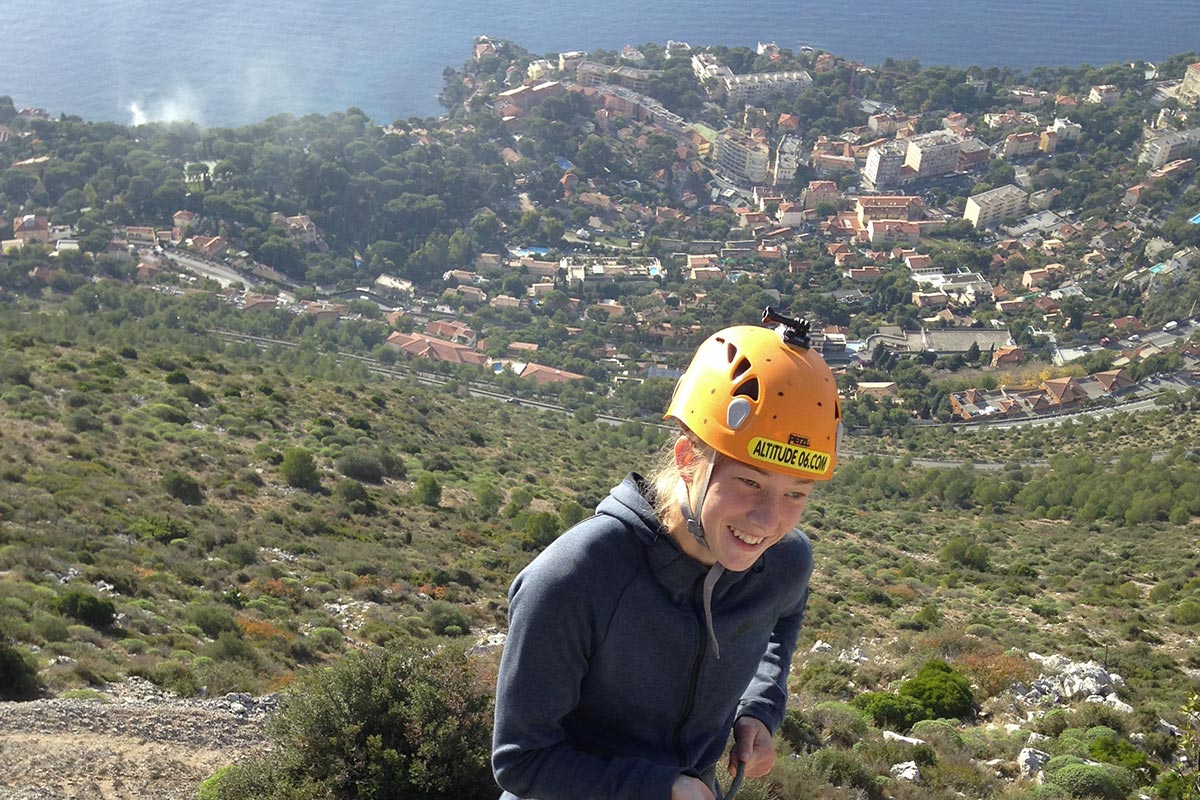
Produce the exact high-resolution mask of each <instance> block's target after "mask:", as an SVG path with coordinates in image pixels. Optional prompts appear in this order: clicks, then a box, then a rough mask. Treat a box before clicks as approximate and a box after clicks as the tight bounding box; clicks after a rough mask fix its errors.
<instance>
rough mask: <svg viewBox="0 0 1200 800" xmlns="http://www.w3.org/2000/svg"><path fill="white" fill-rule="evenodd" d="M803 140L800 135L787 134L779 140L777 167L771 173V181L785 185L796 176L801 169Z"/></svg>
mask: <svg viewBox="0 0 1200 800" xmlns="http://www.w3.org/2000/svg"><path fill="white" fill-rule="evenodd" d="M802 145H803V142H801V140H800V137H799V136H793V135H792V134H790V133H789V134H785V135H784V136H783V137H782V138H780V140H779V147H778V148H777V149H776V152H775V168H774V170H773V171H772V173H771V181H772V183H774V185H776V186H783V185H785V184H789V183H791V182H792V181H793V180H794V179H795V177H796V171H797V170H798V169H800V163H801V161H802V160H803V154H802V152H801V149H800V148H801V147H802Z"/></svg>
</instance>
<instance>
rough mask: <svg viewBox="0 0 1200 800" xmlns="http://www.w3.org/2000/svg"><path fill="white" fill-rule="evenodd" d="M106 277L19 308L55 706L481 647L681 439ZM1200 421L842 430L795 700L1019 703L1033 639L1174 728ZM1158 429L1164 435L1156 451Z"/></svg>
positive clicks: (4, 380)
mask: <svg viewBox="0 0 1200 800" xmlns="http://www.w3.org/2000/svg"><path fill="white" fill-rule="evenodd" d="M93 291H94V292H95V293H96V297H98V298H101V299H102V302H100V303H99V305H98V306H97V307H96V310H95V311H94V312H92V313H83V314H80V313H72V308H73V307H72V305H71V302H72V301H78V300H79V299H80V297H79V296H78V293H77V294H76V296H74V297H72V298H67V297H61V296H60V297H55V296H53V295H46V296H45V297H44V298H43V299H42V301H41V302H40V304H39V306H38V307H33V306H29V305H27V304H25V305H19V306H17V307H12V306H10V307H7V308H4V309H3V310H0V337H2V338H3V341H4V355H3V357H2V358H0V415H2V417H3V420H2V422H0V430H2V431H3V435H2V438H0V519H2V525H0V628H2V629H3V631H4V633H5V636H6V638H7V639H8V640H9V642H10V644H11V645H12V646H13V647H15V652H18V653H21V654H24V657H25V658H28V659H29V660H30V661H31V663H32V665H33V667H34V668H35V669H36V675H37V679H38V680H39V681H40V682H41V683H42V684H43V685H44V687H45V691H46V692H48V693H50V694H61V693H64V692H69V691H72V690H80V689H87V688H89V687H104V686H106V685H108V684H110V683H111V682H114V681H120V680H121V679H122V678H124V677H128V676H138V677H142V678H145V679H148V680H149V681H151V682H153V683H154V684H156V685H157V686H159V687H161V689H163V690H169V691H171V692H175V693H178V694H180V695H182V696H184V697H190V696H193V695H195V693H196V692H197V691H203V692H205V693H206V694H207V695H208V696H213V697H219V696H221V695H223V694H225V693H227V692H235V691H236V692H252V693H255V694H262V693H265V692H270V691H274V690H277V689H279V688H281V687H285V686H287V685H288V684H289V683H290V682H291V681H292V680H293V678H294V676H295V675H296V674H297V672H298V671H302V670H304V669H305V668H307V667H310V666H313V665H318V664H326V663H336V662H337V661H338V660H339V658H340V654H342V653H344V652H346V651H347V650H348V649H355V650H358V649H361V648H363V647H366V646H369V645H371V644H383V643H389V642H391V643H402V642H406V641H407V642H419V641H422V640H424V641H444V642H447V643H451V644H453V646H454V647H455V648H461V649H466V648H468V647H471V646H473V645H475V644H477V643H479V642H483V641H484V639H485V638H486V636H487V635H488V634H489V633H492V632H497V631H501V630H502V629H503V626H504V611H505V600H504V593H505V590H506V588H507V585H508V582H509V581H510V580H511V578H512V576H513V575H515V573H516V571H517V570H519V568H520V567H521V566H522V565H523V564H524V563H526V562H527V561H528V559H530V558H531V557H532V556H533V554H534V553H535V552H536V551H537V549H539V548H540V547H541V546H543V545H544V544H545V543H547V542H548V541H550V540H551V539H552V538H553V537H554V536H556V535H557V534H558V533H559V532H560V531H561V530H562V529H563V528H564V527H565V526H567V525H568V524H570V523H571V522H572V521H574V520H576V519H579V518H581V516H582V515H584V514H585V513H587V512H586V510H585V509H589V508H590V507H591V506H592V505H593V504H594V503H595V502H596V501H597V499H598V498H599V497H600V496H601V494H602V493H603V492H604V491H605V490H606V489H607V487H608V486H609V485H611V484H612V483H613V482H615V481H616V480H619V478H620V477H621V475H623V473H624V472H625V471H626V470H627V469H629V468H630V467H637V468H646V467H648V466H649V465H650V463H651V462H652V460H653V458H654V453H655V451H656V449H657V448H658V445H659V443H660V440H661V437H662V432H661V430H660V429H659V428H657V427H656V426H654V425H650V424H646V423H643V422H627V423H625V424H623V425H618V426H613V425H608V424H603V423H597V422H587V421H583V420H580V419H575V418H574V417H571V416H566V415H563V414H559V413H555V412H550V411H538V410H535V409H533V408H530V407H527V406H524V405H519V404H518V405H513V404H503V403H499V402H496V401H494V400H490V399H484V398H474V397H470V396H468V395H467V394H466V392H465V388H464V387H463V386H462V385H461V384H459V383H457V382H456V381H453V380H451V381H450V382H449V383H447V384H443V385H440V386H426V385H421V384H418V383H415V382H413V381H411V380H402V379H396V378H389V377H384V376H380V375H378V374H375V373H372V372H370V371H369V370H368V369H367V368H366V366H365V364H364V362H361V361H356V360H352V359H343V360H339V359H337V358H336V357H335V356H334V355H332V354H330V353H329V352H326V351H325V350H323V349H322V348H321V347H318V346H315V345H306V344H305V341H304V340H303V339H302V340H299V341H298V344H300V345H301V346H300V347H297V348H275V349H270V350H260V349H258V348H255V347H251V346H247V345H241V344H230V343H228V342H226V341H224V340H223V339H220V338H218V337H215V336H211V335H208V334H206V333H205V331H206V330H207V329H209V328H210V327H213V326H214V322H215V321H218V320H223V321H224V322H229V319H230V318H229V317H227V316H223V315H226V314H227V312H225V311H224V310H222V308H221V305H220V304H219V303H218V301H216V299H215V298H213V297H211V296H206V295H203V294H197V295H194V296H190V297H183V298H174V297H171V296H168V295H165V294H161V293H155V292H151V291H147V290H144V289H130V288H122V287H119V286H116V285H105V284H100V285H97V287H96V288H95V289H94V290H93ZM1156 415H1160V416H1156ZM1196 415H1197V409H1196V408H1195V407H1194V406H1189V405H1188V404H1187V403H1177V404H1176V405H1175V406H1169V407H1164V408H1163V409H1162V410H1160V411H1153V412H1146V413H1145V414H1142V415H1137V416H1130V417H1123V416H1118V417H1111V418H1103V419H1100V420H1096V421H1094V422H1079V423H1070V424H1069V425H1067V426H1064V427H1061V428H1038V429H1029V430H1024V431H1020V432H1016V433H1013V434H1011V436H1012V438H1011V440H1009V439H1005V440H1004V441H1005V442H1007V444H1006V445H1005V449H1001V448H1000V442H998V441H996V440H994V439H987V438H984V439H979V438H971V439H964V440H963V441H964V445H963V450H962V454H963V455H964V456H969V457H970V458H971V459H974V460H979V461H992V462H1000V463H1002V464H1003V465H1004V466H1003V467H1002V468H1001V469H988V470H983V469H979V470H976V469H974V468H973V467H972V466H971V465H970V463H969V462H964V463H961V464H957V465H953V466H946V467H941V468H924V467H919V466H916V465H915V464H914V463H913V460H914V459H937V460H939V461H942V462H945V460H946V459H948V458H949V459H954V458H955V456H956V447H957V444H956V442H957V439H956V438H954V437H955V434H954V433H953V431H951V430H940V431H935V430H928V431H923V432H921V433H920V435H917V436H913V437H910V438H907V439H904V440H900V441H883V440H878V439H875V438H873V437H869V438H863V437H852V438H851V439H850V440H849V442H848V449H850V450H852V451H854V452H855V457H854V458H852V459H849V460H847V461H846V463H845V464H844V465H843V467H842V468H841V469H840V471H839V474H838V476H837V478H835V480H834V481H833V482H832V483H831V484H830V485H829V486H827V487H821V489H820V491H819V492H818V493H817V495H816V496H815V497H814V500H813V501H812V503H811V504H810V508H809V511H808V512H807V513H806V520H805V525H806V527H807V530H808V531H809V533H810V535H811V537H812V539H813V542H814V546H815V550H816V557H817V569H816V574H815V575H814V578H813V598H812V600H811V602H810V606H809V613H808V619H807V624H806V626H805V629H804V631H803V633H802V636H801V645H800V646H801V652H804V651H807V650H809V649H810V648H812V647H813V645H814V644H815V643H816V642H817V641H818V640H821V641H823V642H825V643H828V644H829V645H830V646H831V648H832V649H831V651H830V654H829V655H822V654H820V653H813V654H810V655H809V656H807V657H806V658H805V659H804V661H803V662H802V663H799V664H797V665H796V669H795V671H794V675H795V677H794V687H793V688H794V689H795V692H796V696H797V698H798V702H799V703H800V705H799V706H798V709H800V710H801V711H803V712H804V713H808V712H809V711H811V710H812V709H814V708H816V707H818V706H820V705H821V704H823V703H827V702H829V701H834V700H837V701H843V700H850V699H851V698H853V697H854V696H856V695H858V694H859V693H861V692H862V691H863V690H866V689H886V688H888V687H889V686H895V685H897V682H898V681H900V680H902V679H904V678H906V677H909V676H911V675H912V674H913V672H914V671H915V669H916V668H917V667H918V666H919V665H920V664H921V663H923V662H924V661H925V660H927V659H928V658H930V657H938V658H943V659H946V660H947V661H949V662H950V663H951V664H953V665H954V666H955V668H956V669H958V670H961V671H962V672H963V673H964V674H965V675H967V676H969V677H970V679H971V681H972V684H973V686H974V692H975V695H976V698H977V700H978V702H980V703H981V704H982V709H983V710H984V712H985V714H987V715H989V716H990V717H991V718H992V719H994V720H1005V719H1008V720H1012V721H1017V722H1020V721H1022V718H1020V717H1014V716H1013V714H1014V712H1015V711H1016V709H1017V708H1018V706H1019V704H1014V702H1015V701H1014V700H1013V699H1012V697H1011V696H1010V695H1008V694H1007V690H1008V688H1009V686H1010V684H1011V683H1012V682H1013V681H1016V680H1023V681H1026V682H1028V681H1029V680H1031V679H1032V678H1034V677H1036V676H1037V674H1038V672H1039V666H1038V665H1037V664H1036V663H1034V662H1032V661H1030V660H1029V659H1028V658H1026V657H1025V656H1024V654H1025V653H1028V652H1030V651H1036V652H1039V653H1042V654H1060V655H1064V656H1067V657H1069V658H1071V659H1072V660H1075V661H1096V662H1100V663H1102V664H1104V665H1105V667H1106V668H1107V669H1109V670H1112V671H1113V672H1115V673H1118V674H1120V675H1121V676H1122V677H1123V678H1124V680H1125V687H1124V688H1123V689H1122V691H1121V696H1122V698H1123V699H1124V700H1125V701H1126V702H1128V703H1130V704H1131V705H1133V706H1134V707H1135V708H1136V709H1137V711H1136V713H1134V714H1131V715H1130V716H1129V717H1128V719H1127V720H1126V722H1125V725H1126V732H1127V733H1134V732H1137V731H1138V730H1142V729H1143V726H1150V727H1152V726H1153V724H1154V722H1155V721H1156V720H1157V719H1159V718H1166V719H1175V720H1179V716H1178V709H1179V707H1180V705H1181V704H1182V703H1183V701H1184V699H1185V698H1186V694H1187V691H1188V689H1189V687H1195V686H1196V685H1197V681H1198V677H1200V646H1198V643H1197V640H1196V633H1195V631H1196V623H1197V622H1200V561H1198V560H1197V557H1196V553H1197V552H1200V547H1198V546H1197V545H1198V542H1197V533H1196V526H1195V525H1194V520H1195V518H1196V516H1197V515H1200V508H1197V507H1196V504H1197V503H1200V499H1198V498H1200V467H1198V464H1197V461H1198V459H1197V456H1196V451H1195V446H1194V442H1193V440H1192V439H1191V438H1189V437H1190V436H1191V435H1193V434H1190V433H1188V432H1189V431H1194V430H1195V422H1196ZM1167 426H1178V430H1179V435H1178V437H1176V438H1177V445H1176V446H1175V447H1174V448H1172V449H1169V450H1162V449H1160V448H1159V447H1147V448H1141V447H1137V446H1136V445H1137V443H1138V442H1139V441H1140V442H1147V443H1154V444H1161V440H1160V439H1158V438H1154V437H1153V436H1152V435H1151V434H1150V431H1151V430H1153V429H1155V428H1156V427H1157V428H1162V429H1168V428H1167ZM1139 431H1144V433H1139ZM959 436H961V434H959ZM995 436H998V437H1001V436H1003V435H1002V434H995ZM989 442H991V443H992V444H994V445H995V447H994V449H993V450H992V452H989V448H990V447H992V445H989V444H987V443H989ZM1098 444H1100V445H1103V446H1102V447H1101V448H1097V445H1098ZM1034 447H1036V448H1037V449H1036V452H1035V451H1034V449H1033V448H1034ZM926 448H928V449H926ZM872 452H878V453H881V454H882V455H873V454H872ZM900 452H903V455H899V453H900ZM1100 453H1103V457H1097V456H1098V455H1099V454H1100ZM889 454H890V455H889ZM1022 456H1029V457H1030V458H1029V462H1028V463H1023V459H1022ZM1039 463H1040V464H1042V465H1041V466H1039V465H1038V464H1039ZM855 648H860V649H861V651H862V654H863V656H862V660H861V661H852V662H845V661H840V660H838V659H837V658H835V656H836V654H837V653H839V652H841V651H847V652H853V651H854V649H855ZM484 658H485V661H486V659H487V658H489V657H488V656H485V657H484ZM817 718H819V715H818V717H817ZM1148 729H1149V728H1147V730H1148ZM1006 746H1007V745H1006Z"/></svg>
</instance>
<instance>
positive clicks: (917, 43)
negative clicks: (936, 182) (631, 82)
mask: <svg viewBox="0 0 1200 800" xmlns="http://www.w3.org/2000/svg"><path fill="white" fill-rule="evenodd" d="M3 5H6V6H8V8H7V12H8V13H7V15H6V17H7V19H6V22H5V24H4V26H3V31H2V32H0V94H7V95H10V96H11V97H13V99H14V100H15V101H16V102H17V104H18V105H19V106H25V105H31V106H40V107H43V108H46V109H48V110H50V111H51V112H52V113H54V114H59V113H67V114H77V115H79V116H82V117H84V118H86V119H93V120H109V121H118V122H140V121H144V120H155V119H177V118H189V119H193V120H196V121H198V122H200V123H201V124H203V125H221V126H232V125H242V124H248V123H252V122H255V121H258V120H261V119H263V118H265V117H268V116H271V115H273V114H276V113H290V114H295V115H302V114H306V113H312V112H317V113H328V112H331V111H344V110H345V109H347V108H349V107H352V106H354V107H358V108H361V109H362V110H364V111H365V112H366V113H367V114H368V115H369V116H371V118H372V119H374V120H376V121H378V122H389V121H392V120H395V119H406V118H408V117H412V116H429V115H436V114H438V113H440V112H441V110H442V109H441V107H440V106H439V105H438V102H437V93H438V91H439V90H440V88H441V85H442V70H443V69H444V68H445V67H447V66H452V67H455V68H458V67H461V65H462V64H463V62H464V61H465V60H466V59H467V57H468V56H469V55H470V52H471V46H472V41H473V39H474V37H475V36H477V35H479V34H488V35H491V36H496V37H500V38H505V39H510V40H512V41H514V42H516V43H518V44H520V45H522V46H524V47H526V48H528V49H529V50H530V51H532V52H534V53H537V54H544V53H550V52H560V51H567V50H592V49H596V48H604V49H610V50H619V49H620V48H621V47H623V46H624V45H626V44H634V45H637V44H642V43H645V42H659V43H665V42H666V41H667V40H668V39H674V40H677V41H687V42H690V43H691V44H693V45H705V44H726V45H731V46H733V45H745V46H751V47H753V46H754V45H755V44H756V43H757V42H759V41H764V42H766V41H773V42H776V43H777V44H779V45H780V46H781V47H788V48H793V49H795V48H797V47H799V46H801V45H809V46H812V47H816V48H819V49H822V50H828V51H831V52H834V53H837V54H839V55H844V56H847V57H849V58H853V59H858V60H861V61H863V62H865V63H868V64H872V63H875V64H877V63H879V62H881V61H883V59H885V58H887V57H889V56H890V57H893V58H896V59H909V58H917V59H919V60H920V61H921V63H922V64H924V65H927V66H928V65H932V64H950V65H954V66H968V65H971V64H979V65H982V66H1011V67H1015V68H1017V69H1021V70H1028V69H1030V68H1032V67H1034V66H1037V65H1048V66H1055V65H1073V66H1074V65H1079V64H1082V63H1089V64H1092V65H1094V66H1101V65H1104V64H1109V63H1114V62H1118V61H1129V60H1134V59H1145V60H1149V61H1155V60H1157V59H1161V58H1164V57H1166V56H1168V55H1172V54H1174V53H1179V52H1185V51H1195V50H1200V3H1196V2H1180V1H1179V0H1123V1H1121V2H1118V0H1007V1H1003V0H990V1H988V0H891V1H890V2H885V0H859V2H857V3H852V4H846V3H828V2H812V1H810V0H793V1H792V2H784V3H735V2H728V1H727V0H656V2H649V3H648V2H645V0H608V2H603V3H597V2H592V1H591V0H587V1H583V0H572V1H571V2H567V1H566V0H537V2H535V1H534V0H506V2H500V3H496V2H491V3H489V2H486V0H485V1H484V2H480V0H442V2H416V0H377V1H376V2H364V1H363V0H342V1H341V2H332V1H331V0H289V1H288V2H279V0H258V2H254V3H247V2H244V0H204V2H201V3H167V2H162V0H157V1H155V0H98V1H97V2H92V3H79V2H77V1H76V0H70V1H69V0H42V2H38V3H26V4H25V5H24V6H23V7H17V6H16V5H15V4H8V3H6V4H3Z"/></svg>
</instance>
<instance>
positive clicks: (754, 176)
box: [713, 128, 771, 184]
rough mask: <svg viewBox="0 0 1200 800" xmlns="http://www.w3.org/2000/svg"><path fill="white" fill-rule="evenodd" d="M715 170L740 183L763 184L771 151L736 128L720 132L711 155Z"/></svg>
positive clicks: (762, 143)
mask: <svg viewBox="0 0 1200 800" xmlns="http://www.w3.org/2000/svg"><path fill="white" fill-rule="evenodd" d="M713 156H714V160H715V162H716V166H717V168H718V169H719V170H720V171H721V172H723V173H725V174H726V175H728V176H730V177H732V178H733V179H734V180H737V181H739V182H741V183H747V184H756V183H763V182H765V181H766V179H767V166H768V163H769V161H770V156H771V149H770V148H769V147H768V146H767V145H766V144H765V143H764V142H760V141H756V140H754V139H752V138H750V137H749V136H748V135H746V134H745V133H743V132H742V131H740V130H737V129H736V128H729V129H727V130H724V131H721V133H720V134H719V135H718V136H717V146H716V149H715V151H714V153H713Z"/></svg>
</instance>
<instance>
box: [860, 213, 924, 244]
mask: <svg viewBox="0 0 1200 800" xmlns="http://www.w3.org/2000/svg"><path fill="white" fill-rule="evenodd" d="M920 239H921V226H920V225H918V224H917V223H915V222H908V221H906V220H901V219H872V220H869V221H868V222H867V241H869V242H870V243H871V244H873V245H877V246H881V247H887V246H891V245H894V244H909V245H915V244H916V243H917V242H918V241H920Z"/></svg>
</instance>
